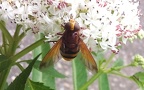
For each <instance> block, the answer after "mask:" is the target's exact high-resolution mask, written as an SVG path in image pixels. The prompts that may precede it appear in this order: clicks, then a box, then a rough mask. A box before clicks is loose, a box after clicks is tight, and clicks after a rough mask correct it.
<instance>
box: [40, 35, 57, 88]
mask: <svg viewBox="0 0 144 90" xmlns="http://www.w3.org/2000/svg"><path fill="white" fill-rule="evenodd" d="M40 37H41V38H43V37H45V36H44V35H43V34H41V35H40ZM50 49H51V47H50V44H49V43H43V44H42V45H41V51H42V58H44V56H45V55H46V54H47V53H48V51H49V50H50ZM39 65H40V64H39ZM52 66H53V65H52ZM43 70H44V69H43ZM47 70H50V71H47ZM55 71H56V70H54V69H53V70H51V69H49V68H46V69H45V71H43V72H44V73H42V81H43V83H44V85H46V86H49V87H51V88H52V89H55V87H56V85H55V77H53V76H52V75H59V74H58V73H57V74H53V73H54V72H55Z"/></svg>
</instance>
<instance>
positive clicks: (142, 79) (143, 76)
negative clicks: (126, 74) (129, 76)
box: [134, 72, 144, 84]
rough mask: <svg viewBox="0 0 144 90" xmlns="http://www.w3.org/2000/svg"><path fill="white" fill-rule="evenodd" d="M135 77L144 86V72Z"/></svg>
mask: <svg viewBox="0 0 144 90" xmlns="http://www.w3.org/2000/svg"><path fill="white" fill-rule="evenodd" d="M134 76H135V77H136V78H137V79H138V80H139V81H140V82H142V83H143V84H144V72H138V73H136V74H135V75H134Z"/></svg>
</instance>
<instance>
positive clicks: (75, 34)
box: [40, 18, 97, 72]
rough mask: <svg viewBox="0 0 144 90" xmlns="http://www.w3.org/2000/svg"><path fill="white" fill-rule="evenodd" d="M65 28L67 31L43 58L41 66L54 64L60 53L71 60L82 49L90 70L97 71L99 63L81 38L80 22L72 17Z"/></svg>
mask: <svg viewBox="0 0 144 90" xmlns="http://www.w3.org/2000/svg"><path fill="white" fill-rule="evenodd" d="M64 29H65V32H64V33H63V35H62V37H61V38H60V39H59V40H58V41H57V42H56V44H55V45H54V46H53V47H52V48H51V49H50V51H49V52H48V53H47V54H46V56H45V57H44V58H43V60H42V62H41V64H40V68H42V67H45V66H50V65H52V64H54V63H55V62H56V60H55V59H54V57H56V55H58V54H59V53H60V54H61V56H62V57H63V58H64V59H65V60H66V61H71V60H72V59H73V58H75V57H76V56H77V54H78V52H79V51H81V53H82V56H83V58H84V63H85V65H86V67H87V68H88V69H89V70H90V71H92V72H96V71H97V64H96V62H95V60H94V58H93V56H92V55H91V52H90V51H89V50H88V48H87V46H86V44H85V43H84V42H83V40H82V39H81V38H80V34H79V31H80V26H79V24H78V23H77V22H76V21H75V20H74V19H72V18H71V19H70V20H69V22H68V23H66V24H65V25H64Z"/></svg>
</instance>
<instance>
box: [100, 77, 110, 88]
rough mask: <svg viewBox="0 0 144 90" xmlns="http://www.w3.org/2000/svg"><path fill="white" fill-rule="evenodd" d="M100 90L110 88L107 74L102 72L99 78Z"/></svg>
mask: <svg viewBox="0 0 144 90" xmlns="http://www.w3.org/2000/svg"><path fill="white" fill-rule="evenodd" d="M98 83H99V90H110V87H109V81H108V76H107V74H102V75H101V76H100V77H99V79H98Z"/></svg>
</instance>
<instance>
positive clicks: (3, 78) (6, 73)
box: [0, 67, 11, 90]
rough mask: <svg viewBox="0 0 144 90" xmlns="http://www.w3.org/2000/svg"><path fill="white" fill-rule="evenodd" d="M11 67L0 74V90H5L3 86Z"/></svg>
mask: <svg viewBox="0 0 144 90" xmlns="http://www.w3.org/2000/svg"><path fill="white" fill-rule="evenodd" d="M10 69H11V67H9V68H8V69H7V70H5V71H3V72H2V73H0V76H1V80H0V90H5V88H4V87H5V84H6V80H7V77H8V75H9V72H10Z"/></svg>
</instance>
